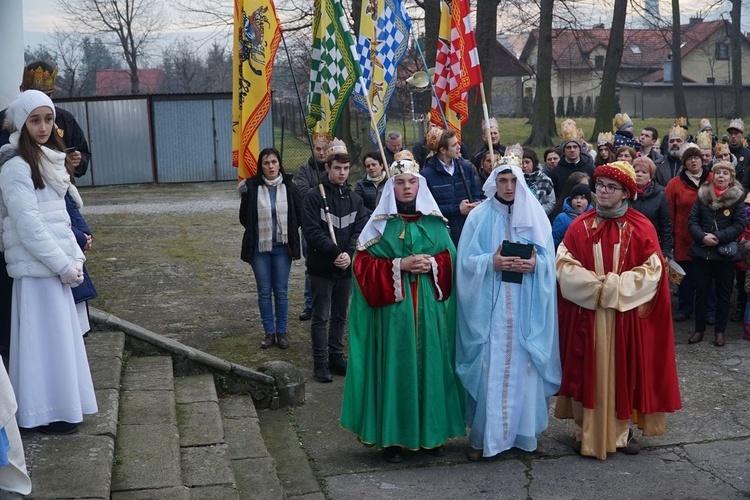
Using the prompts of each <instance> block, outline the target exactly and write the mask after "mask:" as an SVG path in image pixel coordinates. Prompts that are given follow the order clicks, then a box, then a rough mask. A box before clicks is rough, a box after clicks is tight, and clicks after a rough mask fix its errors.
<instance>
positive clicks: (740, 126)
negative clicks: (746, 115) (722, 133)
mask: <svg viewBox="0 0 750 500" xmlns="http://www.w3.org/2000/svg"><path fill="white" fill-rule="evenodd" d="M732 129H736V130H739V131H740V132H742V133H743V134H744V133H745V123H744V122H743V121H742V118H735V119H734V120H732V121H730V122H729V126H728V127H727V132H729V131H730V130H732Z"/></svg>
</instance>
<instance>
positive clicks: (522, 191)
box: [482, 164, 552, 246]
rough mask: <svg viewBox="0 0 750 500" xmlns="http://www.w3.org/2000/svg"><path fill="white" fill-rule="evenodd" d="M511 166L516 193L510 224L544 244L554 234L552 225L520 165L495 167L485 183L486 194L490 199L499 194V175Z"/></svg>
mask: <svg viewBox="0 0 750 500" xmlns="http://www.w3.org/2000/svg"><path fill="white" fill-rule="evenodd" d="M509 168H510V170H511V172H513V175H515V176H516V195H515V198H514V200H513V211H512V212H511V222H510V224H511V226H512V227H513V228H515V229H516V231H517V232H518V233H519V234H520V235H522V236H523V237H524V238H526V239H528V240H529V241H531V242H533V243H534V244H536V245H540V246H544V245H546V243H547V240H548V239H549V237H550V236H551V235H552V225H551V224H550V222H549V218H547V214H546V213H545V212H544V208H542V205H541V204H540V203H539V200H537V199H536V196H534V193H532V192H531V190H530V189H529V187H528V186H527V185H526V180H525V179H524V177H523V171H522V170H521V169H520V168H519V167H516V166H515V165H508V164H505V165H502V164H501V165H500V166H499V167H497V168H495V169H494V170H493V171H492V173H490V176H489V177H488V178H487V181H486V182H485V183H484V186H483V188H482V189H483V190H484V194H485V196H487V199H489V200H491V199H492V198H494V196H495V194H497V182H496V180H497V176H498V175H500V174H501V173H505V172H507V171H508V169H509Z"/></svg>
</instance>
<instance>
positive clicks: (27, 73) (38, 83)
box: [22, 66, 57, 93]
mask: <svg viewBox="0 0 750 500" xmlns="http://www.w3.org/2000/svg"><path fill="white" fill-rule="evenodd" d="M56 80H57V68H55V69H53V70H52V72H49V71H45V70H44V69H43V68H42V67H41V66H37V67H36V68H25V69H24V70H23V82H22V83H23V86H24V88H25V89H26V90H38V91H40V92H44V93H50V92H53V91H54V90H55V81H56Z"/></svg>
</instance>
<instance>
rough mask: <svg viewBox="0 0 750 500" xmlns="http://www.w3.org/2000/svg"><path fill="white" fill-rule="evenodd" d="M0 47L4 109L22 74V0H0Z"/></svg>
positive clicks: (1, 103) (1, 105) (1, 106)
mask: <svg viewBox="0 0 750 500" xmlns="http://www.w3.org/2000/svg"><path fill="white" fill-rule="evenodd" d="M0 47H2V49H0V109H5V108H7V107H8V104H10V103H11V101H13V99H15V98H16V96H17V95H18V86H19V85H20V84H21V77H22V75H23V66H24V65H23V63H24V60H23V0H0ZM0 126H1V125H0Z"/></svg>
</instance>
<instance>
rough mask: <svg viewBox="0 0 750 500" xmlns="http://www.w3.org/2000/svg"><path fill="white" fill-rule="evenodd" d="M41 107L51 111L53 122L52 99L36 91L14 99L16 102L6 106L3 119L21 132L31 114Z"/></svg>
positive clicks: (53, 109) (53, 106)
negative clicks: (6, 109)
mask: <svg viewBox="0 0 750 500" xmlns="http://www.w3.org/2000/svg"><path fill="white" fill-rule="evenodd" d="M41 106H46V107H48V108H50V109H51V110H52V120H53V121H54V120H55V118H56V115H55V105H54V104H52V99H50V98H49V97H48V96H47V94H45V93H44V92H40V91H38V90H27V91H25V92H23V93H22V94H21V95H19V96H18V97H16V100H15V101H13V102H12V103H10V106H8V111H6V114H5V119H6V120H8V121H10V122H11V123H12V124H13V126H14V127H15V129H16V130H21V129H22V128H23V126H24V124H25V123H26V119H27V118H28V117H29V115H30V114H31V112H32V111H34V110H35V109H36V108H39V107H41Z"/></svg>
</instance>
